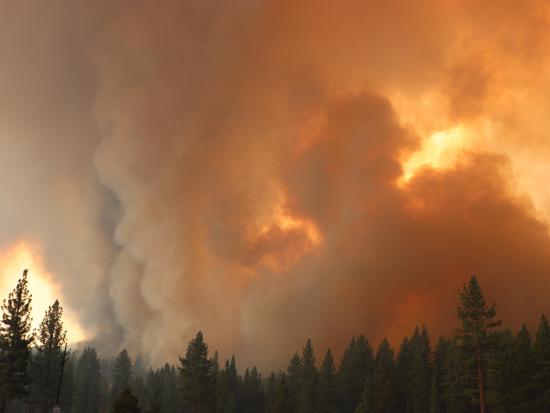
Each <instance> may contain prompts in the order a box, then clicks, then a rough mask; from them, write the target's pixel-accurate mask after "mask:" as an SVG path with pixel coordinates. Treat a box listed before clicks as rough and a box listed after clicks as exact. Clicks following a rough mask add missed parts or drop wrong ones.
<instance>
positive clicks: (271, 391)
mask: <svg viewBox="0 0 550 413" xmlns="http://www.w3.org/2000/svg"><path fill="white" fill-rule="evenodd" d="M277 384H278V383H277V376H275V373H271V374H270V375H269V377H268V378H267V380H266V383H265V411H266V413H272V412H273V409H274V406H275V400H276V398H277Z"/></svg>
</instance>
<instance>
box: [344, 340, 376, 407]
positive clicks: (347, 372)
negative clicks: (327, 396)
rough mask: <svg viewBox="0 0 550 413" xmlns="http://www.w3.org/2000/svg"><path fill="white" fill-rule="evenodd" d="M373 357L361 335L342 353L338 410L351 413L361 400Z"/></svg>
mask: <svg viewBox="0 0 550 413" xmlns="http://www.w3.org/2000/svg"><path fill="white" fill-rule="evenodd" d="M373 365H374V356H373V351H372V347H371V345H370V344H369V342H368V341H367V340H366V339H365V337H364V336H363V335H361V336H359V338H357V339H356V338H355V337H354V338H352V340H351V342H350V344H349V346H348V347H347V348H346V350H345V352H344V356H343V357H342V362H341V364H340V370H339V372H338V384H339V388H340V396H341V400H340V409H341V411H342V412H343V413H353V412H354V411H355V409H356V407H357V406H358V404H359V401H360V400H361V395H362V394H363V390H364V387H365V380H366V378H367V376H369V375H372V371H373Z"/></svg>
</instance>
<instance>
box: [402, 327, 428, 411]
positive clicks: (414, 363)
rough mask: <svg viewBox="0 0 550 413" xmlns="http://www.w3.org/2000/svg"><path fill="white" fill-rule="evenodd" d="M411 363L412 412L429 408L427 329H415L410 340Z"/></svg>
mask: <svg viewBox="0 0 550 413" xmlns="http://www.w3.org/2000/svg"><path fill="white" fill-rule="evenodd" d="M410 356H411V360H410V362H411V365H410V371H409V380H408V382H409V383H410V384H409V387H410V392H411V393H410V397H411V411H412V413H423V412H427V411H428V410H429V400H430V385H431V350H430V339H429V337H428V331H427V330H426V328H425V327H423V328H422V332H420V331H419V330H418V327H417V328H416V329H415V331H414V333H413V336H412V338H411V340H410Z"/></svg>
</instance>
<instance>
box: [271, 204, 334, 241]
mask: <svg viewBox="0 0 550 413" xmlns="http://www.w3.org/2000/svg"><path fill="white" fill-rule="evenodd" d="M272 225H276V226H278V227H279V228H281V229H283V230H291V229H300V230H302V231H304V232H305V234H306V235H307V237H308V239H309V241H310V242H311V243H312V244H313V245H319V244H321V242H322V241H323V237H322V235H321V232H320V231H319V229H318V228H317V225H315V223H314V222H313V221H312V220H310V219H307V218H296V217H293V216H291V215H289V214H288V213H287V212H286V211H285V209H284V208H283V207H282V206H280V205H279V206H277V208H275V214H274V215H273V216H272V222H270V223H269V224H267V225H264V226H263V231H268V230H269V228H270V227H271V226H272Z"/></svg>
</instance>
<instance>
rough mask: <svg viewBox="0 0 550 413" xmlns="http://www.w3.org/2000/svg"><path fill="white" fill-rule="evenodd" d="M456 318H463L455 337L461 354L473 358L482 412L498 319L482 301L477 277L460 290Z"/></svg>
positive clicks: (485, 409)
mask: <svg viewBox="0 0 550 413" xmlns="http://www.w3.org/2000/svg"><path fill="white" fill-rule="evenodd" d="M458 317H459V318H460V320H461V321H462V329H460V330H457V340H458V343H459V346H460V348H461V350H462V351H463V352H464V354H466V355H467V357H469V358H471V359H473V360H474V361H475V366H476V370H477V372H476V373H477V383H478V401H479V410H480V413H485V412H486V411H487V408H486V400H485V392H486V388H485V384H486V379H487V362H488V357H489V353H490V351H491V350H492V349H493V348H494V346H495V342H494V336H493V332H494V330H495V328H496V327H498V326H499V325H500V324H501V322H500V321H498V320H496V310H495V305H492V306H487V304H486V303H485V297H484V296H483V291H482V289H481V287H480V285H479V283H478V281H477V278H476V277H472V278H470V281H469V282H468V284H464V285H463V287H462V289H461V291H460V292H459V303H458Z"/></svg>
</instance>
